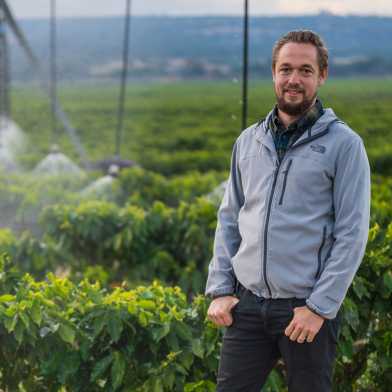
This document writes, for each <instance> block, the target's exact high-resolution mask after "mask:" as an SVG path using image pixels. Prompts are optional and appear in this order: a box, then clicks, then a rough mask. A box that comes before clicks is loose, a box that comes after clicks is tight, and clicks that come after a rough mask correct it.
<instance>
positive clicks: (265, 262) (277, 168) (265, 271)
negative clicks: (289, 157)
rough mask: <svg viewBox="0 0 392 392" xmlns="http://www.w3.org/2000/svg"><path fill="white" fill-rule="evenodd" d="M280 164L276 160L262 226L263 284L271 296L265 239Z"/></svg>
mask: <svg viewBox="0 0 392 392" xmlns="http://www.w3.org/2000/svg"><path fill="white" fill-rule="evenodd" d="M281 165H282V161H281V162H278V161H276V169H275V175H274V182H273V183H272V189H271V194H270V198H269V200H268V207H267V217H266V221H265V227H264V255H263V274H264V282H265V285H266V286H267V290H268V293H269V296H270V297H271V298H272V291H271V287H270V285H269V284H268V281H267V240H268V238H267V237H268V224H269V218H270V215H271V205H272V199H273V197H274V192H275V188H276V181H277V179H278V174H279V169H280V166H281Z"/></svg>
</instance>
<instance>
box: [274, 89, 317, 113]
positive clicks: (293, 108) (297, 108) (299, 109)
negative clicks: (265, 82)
mask: <svg viewBox="0 0 392 392" xmlns="http://www.w3.org/2000/svg"><path fill="white" fill-rule="evenodd" d="M289 88H290V89H293V90H297V91H298V92H300V93H301V94H302V95H304V91H303V90H302V89H300V88H298V87H297V88H295V87H289ZM287 89H288V88H285V89H284V90H283V94H282V95H280V96H278V94H277V93H276V90H275V96H276V101H277V106H278V109H279V110H281V111H282V112H283V113H286V114H288V115H289V116H299V115H301V114H303V113H305V112H306V111H307V110H308V109H310V107H311V106H312V103H313V101H314V99H315V98H316V96H317V92H315V93H314V95H313V96H312V97H310V98H308V97H306V96H305V95H304V97H303V99H302V101H301V102H299V103H295V102H288V101H286V100H285V99H284V94H285V92H286V91H287Z"/></svg>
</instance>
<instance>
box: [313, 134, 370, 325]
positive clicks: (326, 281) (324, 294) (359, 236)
mask: <svg viewBox="0 0 392 392" xmlns="http://www.w3.org/2000/svg"><path fill="white" fill-rule="evenodd" d="M333 203H334V211H335V225H334V230H333V237H334V240H335V241H334V243H333V247H332V250H331V253H330V256H329V258H328V259H327V260H326V264H325V268H324V270H323V272H322V274H321V275H320V277H319V279H318V280H317V282H316V284H315V285H314V287H313V291H312V293H311V295H310V297H309V298H308V299H307V301H306V304H307V305H308V307H309V308H310V309H312V310H313V311H315V312H316V313H318V314H319V315H321V316H323V317H325V318H327V319H332V318H335V317H336V315H337V312H338V310H339V308H340V306H341V304H342V302H343V300H344V298H345V296H346V293H347V290H348V288H349V286H350V284H351V282H352V280H353V279H354V275H355V273H356V272H357V270H358V268H359V265H360V263H361V261H362V258H363V256H364V253H365V248H366V243H367V239H368V232H369V219H370V218H369V216H370V167H369V161H368V158H367V155H366V151H365V147H364V145H363V142H362V139H361V138H360V137H358V136H357V137H355V138H354V140H353V141H352V142H351V143H350V145H349V146H348V147H345V148H342V150H341V152H340V154H339V156H338V160H337V163H336V166H335V178H334V184H333Z"/></svg>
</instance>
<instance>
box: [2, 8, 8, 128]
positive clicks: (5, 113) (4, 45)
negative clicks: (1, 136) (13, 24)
mask: <svg viewBox="0 0 392 392" xmlns="http://www.w3.org/2000/svg"><path fill="white" fill-rule="evenodd" d="M8 67H9V64H8V50H7V36H6V25H5V15H4V12H3V8H2V7H0V116H1V119H0V121H1V123H0V128H3V127H5V126H6V125H7V124H6V122H7V118H8V116H9V115H10V113H9V112H10V99H9V69H8Z"/></svg>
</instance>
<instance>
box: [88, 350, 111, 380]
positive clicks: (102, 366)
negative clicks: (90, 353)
mask: <svg viewBox="0 0 392 392" xmlns="http://www.w3.org/2000/svg"><path fill="white" fill-rule="evenodd" d="M112 361H113V355H112V353H110V354H109V355H108V356H106V357H105V358H103V359H101V360H100V361H99V362H98V363H97V364H96V365H95V366H94V369H93V371H92V373H91V377H90V380H91V381H92V382H94V381H96V380H97V379H98V378H100V377H101V376H102V375H103V374H104V373H105V371H106V370H107V369H108V368H109V365H110V364H111V363H112Z"/></svg>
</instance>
